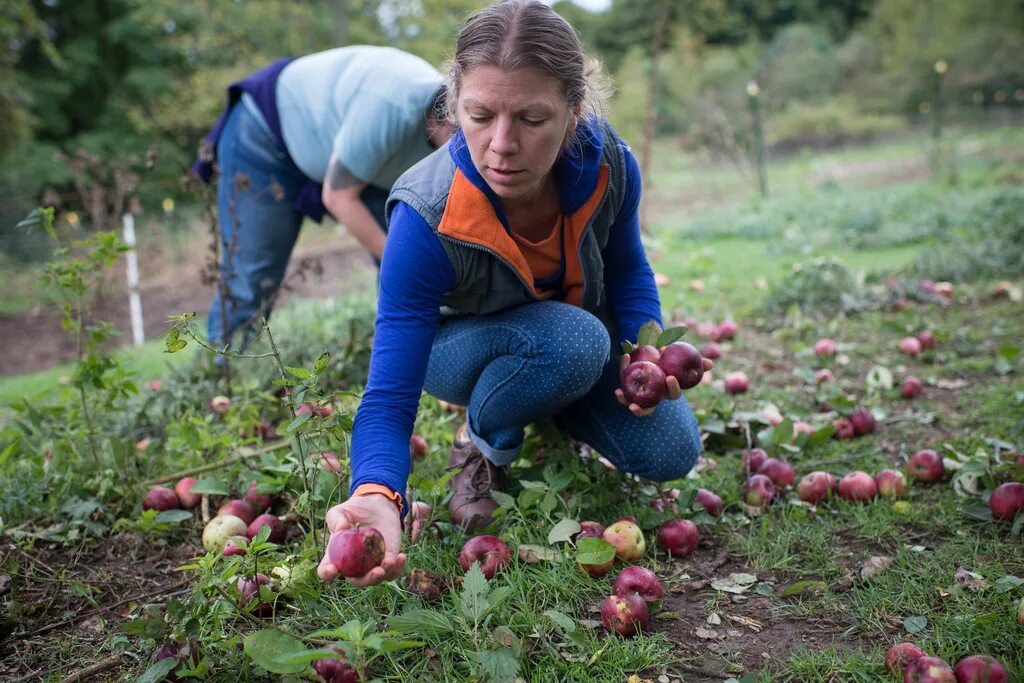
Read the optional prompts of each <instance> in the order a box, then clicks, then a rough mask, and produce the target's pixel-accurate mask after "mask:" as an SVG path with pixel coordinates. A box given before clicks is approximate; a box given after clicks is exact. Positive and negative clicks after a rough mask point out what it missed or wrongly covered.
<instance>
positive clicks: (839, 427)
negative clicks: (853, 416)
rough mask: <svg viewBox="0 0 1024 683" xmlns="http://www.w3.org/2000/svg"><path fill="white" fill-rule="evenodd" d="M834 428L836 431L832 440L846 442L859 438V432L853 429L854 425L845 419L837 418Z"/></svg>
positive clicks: (833, 421) (833, 422)
mask: <svg viewBox="0 0 1024 683" xmlns="http://www.w3.org/2000/svg"><path fill="white" fill-rule="evenodd" d="M832 427H833V429H834V431H833V432H832V438H834V439H840V440H846V439H852V438H853V437H855V436H857V432H856V431H854V429H853V423H852V422H850V420H849V419H847V418H845V417H837V418H836V419H834V420H832Z"/></svg>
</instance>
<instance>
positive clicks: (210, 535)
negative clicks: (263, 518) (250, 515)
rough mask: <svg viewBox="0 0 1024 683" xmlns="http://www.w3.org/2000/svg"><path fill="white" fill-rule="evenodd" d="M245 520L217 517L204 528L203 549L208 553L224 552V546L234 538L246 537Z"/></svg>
mask: <svg viewBox="0 0 1024 683" xmlns="http://www.w3.org/2000/svg"><path fill="white" fill-rule="evenodd" d="M248 528H249V527H248V525H247V524H246V523H245V520H243V519H240V518H238V517H236V516H235V515H217V516H216V517H214V518H213V519H211V520H210V521H209V522H207V523H206V526H205V527H204V528H203V548H205V549H206V551H207V552H211V553H219V552H223V550H224V546H225V545H226V544H227V542H228V539H230V538H231V537H232V536H242V537H245V536H246V534H247V533H248Z"/></svg>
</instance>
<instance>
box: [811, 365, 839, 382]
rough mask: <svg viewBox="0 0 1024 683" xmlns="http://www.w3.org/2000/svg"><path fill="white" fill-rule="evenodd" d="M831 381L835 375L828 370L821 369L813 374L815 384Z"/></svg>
mask: <svg viewBox="0 0 1024 683" xmlns="http://www.w3.org/2000/svg"><path fill="white" fill-rule="evenodd" d="M833 379H835V375H833V374H832V371H831V370H829V369H828V368H822V369H821V370H818V371H817V372H816V373H814V381H815V382H816V383H817V384H824V383H825V382H831V381H832V380H833Z"/></svg>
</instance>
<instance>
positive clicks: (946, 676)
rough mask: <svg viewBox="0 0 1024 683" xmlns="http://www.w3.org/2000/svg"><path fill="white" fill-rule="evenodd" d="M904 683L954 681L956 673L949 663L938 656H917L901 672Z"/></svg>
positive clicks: (950, 682) (953, 682)
mask: <svg viewBox="0 0 1024 683" xmlns="http://www.w3.org/2000/svg"><path fill="white" fill-rule="evenodd" d="M903 681H904V683H956V675H955V674H954V673H953V669H951V668H950V667H949V664H946V662H944V661H942V660H941V659H939V658H938V657H929V656H927V655H925V656H924V657H918V658H917V659H915V660H914V661H913V662H911V663H910V666H908V667H907V672H906V673H905V674H903Z"/></svg>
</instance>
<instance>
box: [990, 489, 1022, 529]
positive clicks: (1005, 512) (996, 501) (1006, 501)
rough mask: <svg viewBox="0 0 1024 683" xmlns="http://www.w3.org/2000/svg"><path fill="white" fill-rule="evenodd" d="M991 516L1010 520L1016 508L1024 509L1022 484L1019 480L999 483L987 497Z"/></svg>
mask: <svg viewBox="0 0 1024 683" xmlns="http://www.w3.org/2000/svg"><path fill="white" fill-rule="evenodd" d="M988 506H989V509H991V510H992V516H993V517H994V518H996V519H1002V520H1005V521H1007V522H1012V521H1013V520H1014V518H1015V517H1016V516H1017V511H1018V510H1024V484H1022V483H1020V482H1019V481H1008V482H1006V483H1005V484H1000V485H999V486H997V487H996V490H995V491H993V492H992V496H991V497H990V498H989V499H988Z"/></svg>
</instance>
